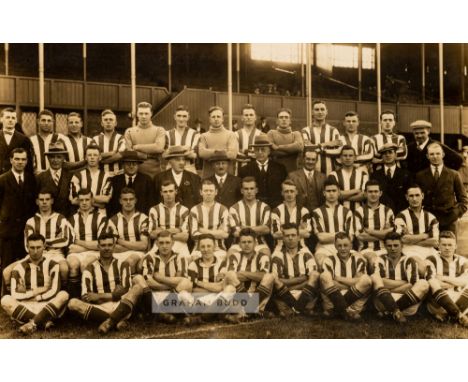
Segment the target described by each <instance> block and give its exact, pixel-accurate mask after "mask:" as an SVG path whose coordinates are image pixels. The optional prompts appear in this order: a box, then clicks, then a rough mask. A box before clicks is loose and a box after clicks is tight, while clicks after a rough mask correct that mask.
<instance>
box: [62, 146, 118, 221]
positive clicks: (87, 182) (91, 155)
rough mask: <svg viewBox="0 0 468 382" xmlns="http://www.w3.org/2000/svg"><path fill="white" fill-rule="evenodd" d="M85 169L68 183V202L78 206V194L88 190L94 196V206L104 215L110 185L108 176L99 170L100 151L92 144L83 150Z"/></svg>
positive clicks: (109, 194) (109, 196) (110, 190)
mask: <svg viewBox="0 0 468 382" xmlns="http://www.w3.org/2000/svg"><path fill="white" fill-rule="evenodd" d="M85 156H86V168H84V169H83V170H81V171H79V172H76V173H75V175H73V178H72V180H71V183H70V201H71V202H72V204H74V205H78V198H77V195H78V192H79V191H80V190H81V189H82V188H89V189H90V190H91V191H92V192H93V195H94V206H95V207H97V208H100V209H101V211H102V213H106V211H105V207H106V205H107V203H109V201H110V198H111V196H112V184H111V181H110V180H111V177H110V176H109V174H107V173H106V172H104V171H103V170H101V169H100V162H101V151H100V149H99V147H98V146H97V145H96V144H95V143H94V142H92V143H90V144H88V146H87V147H86V149H85Z"/></svg>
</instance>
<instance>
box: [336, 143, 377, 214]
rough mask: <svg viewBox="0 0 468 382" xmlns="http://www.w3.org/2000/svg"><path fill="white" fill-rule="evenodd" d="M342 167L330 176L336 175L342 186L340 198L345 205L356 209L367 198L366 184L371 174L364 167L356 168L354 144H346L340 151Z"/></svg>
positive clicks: (353, 209) (352, 209)
mask: <svg viewBox="0 0 468 382" xmlns="http://www.w3.org/2000/svg"><path fill="white" fill-rule="evenodd" d="M340 161H341V168H340V169H338V170H336V171H332V172H331V173H330V176H333V177H335V179H336V181H337V183H338V185H339V186H340V200H341V201H342V204H343V206H345V207H346V208H348V209H350V210H351V211H353V212H354V211H355V210H356V207H357V206H358V205H360V203H361V202H362V201H363V200H364V199H365V196H364V186H365V185H366V182H367V180H368V179H369V175H368V174H367V172H366V171H365V170H363V169H362V167H358V168H356V167H355V166H354V163H355V161H356V150H355V149H354V147H352V146H348V145H345V146H343V147H342V148H341V151H340Z"/></svg>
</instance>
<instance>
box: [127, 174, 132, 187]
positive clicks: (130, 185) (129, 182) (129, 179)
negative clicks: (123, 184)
mask: <svg viewBox="0 0 468 382" xmlns="http://www.w3.org/2000/svg"><path fill="white" fill-rule="evenodd" d="M127 186H128V187H133V176H129V177H128V184H127Z"/></svg>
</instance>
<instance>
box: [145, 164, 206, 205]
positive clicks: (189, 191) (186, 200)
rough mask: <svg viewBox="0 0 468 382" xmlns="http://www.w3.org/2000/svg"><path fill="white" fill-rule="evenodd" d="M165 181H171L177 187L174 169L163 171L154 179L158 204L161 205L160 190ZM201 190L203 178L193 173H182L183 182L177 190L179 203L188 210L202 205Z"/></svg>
mask: <svg viewBox="0 0 468 382" xmlns="http://www.w3.org/2000/svg"><path fill="white" fill-rule="evenodd" d="M165 180H170V181H172V182H174V183H175V184H176V185H177V183H176V181H175V179H174V177H173V176H172V169H169V170H166V171H163V172H161V173H159V174H157V175H156V176H155V178H154V184H155V190H156V203H160V202H161V201H162V197H161V192H160V188H161V184H162V183H163V182H164V181H165ZM200 189H201V178H200V177H199V176H198V175H197V174H194V173H193V172H190V171H186V170H184V171H183V173H182V180H181V182H180V186H178V188H177V201H179V202H180V204H182V205H183V206H185V207H187V208H188V209H190V208H192V207H193V206H195V205H196V204H198V203H200V202H201V200H202V198H201V195H200Z"/></svg>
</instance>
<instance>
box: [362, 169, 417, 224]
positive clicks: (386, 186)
mask: <svg viewBox="0 0 468 382" xmlns="http://www.w3.org/2000/svg"><path fill="white" fill-rule="evenodd" d="M371 179H375V180H377V181H378V182H379V184H380V188H381V190H382V196H381V197H380V202H381V203H382V204H385V205H386V206H387V207H390V208H391V209H392V210H393V213H394V214H395V215H396V214H397V213H398V212H400V211H403V210H404V209H405V208H408V201H407V200H406V190H407V189H408V187H409V186H410V185H411V183H413V180H414V177H413V175H412V174H411V173H410V172H409V171H408V170H406V169H403V168H400V167H398V166H397V167H396V168H395V172H394V173H393V177H392V179H388V177H387V175H386V174H385V167H383V168H381V169H379V170H377V171H374V172H373V173H372V174H371Z"/></svg>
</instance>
